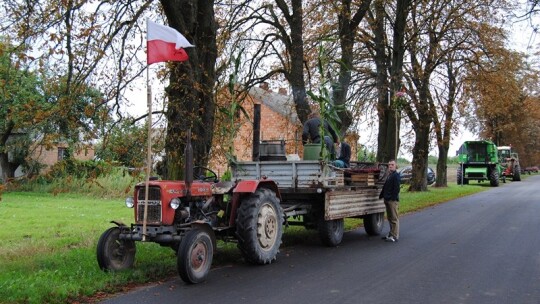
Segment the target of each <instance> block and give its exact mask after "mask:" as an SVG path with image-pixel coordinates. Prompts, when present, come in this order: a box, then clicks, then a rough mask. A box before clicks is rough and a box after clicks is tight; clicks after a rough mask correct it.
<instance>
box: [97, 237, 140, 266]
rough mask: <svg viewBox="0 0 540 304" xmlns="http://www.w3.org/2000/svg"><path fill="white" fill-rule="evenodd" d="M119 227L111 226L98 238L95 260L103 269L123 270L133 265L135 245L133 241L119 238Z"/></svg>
mask: <svg viewBox="0 0 540 304" xmlns="http://www.w3.org/2000/svg"><path fill="white" fill-rule="evenodd" d="M119 236H120V228H119V227H111V228H109V229H107V230H106V231H105V232H103V234H102V235H101V237H100V238H99V241H98V245H97V261H98V265H99V268H101V270H104V271H108V270H112V271H118V270H124V269H128V268H131V267H133V263H134V262H135V253H136V247H135V242H134V241H128V240H120V239H119Z"/></svg>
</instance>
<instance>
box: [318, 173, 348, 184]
mask: <svg viewBox="0 0 540 304" xmlns="http://www.w3.org/2000/svg"><path fill="white" fill-rule="evenodd" d="M323 185H324V186H325V187H341V186H344V185H345V178H344V174H343V172H342V171H332V173H331V174H330V175H329V176H325V177H324V179H323Z"/></svg>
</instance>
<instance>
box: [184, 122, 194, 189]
mask: <svg viewBox="0 0 540 304" xmlns="http://www.w3.org/2000/svg"><path fill="white" fill-rule="evenodd" d="M184 156H185V164H184V169H185V170H184V182H185V183H186V196H187V197H188V198H189V197H190V196H191V184H192V183H193V147H191V128H190V129H188V131H187V139H186V148H185V149H184Z"/></svg>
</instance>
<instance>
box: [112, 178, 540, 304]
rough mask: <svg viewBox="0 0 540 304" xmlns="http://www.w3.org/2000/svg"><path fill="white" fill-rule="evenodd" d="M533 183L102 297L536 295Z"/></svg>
mask: <svg viewBox="0 0 540 304" xmlns="http://www.w3.org/2000/svg"><path fill="white" fill-rule="evenodd" d="M471 186H475V185H474V184H473V185H471ZM537 187H538V188H537ZM539 188H540V175H538V176H533V177H530V178H528V179H526V180H524V181H522V182H510V183H506V184H501V187H498V188H493V189H490V190H489V191H486V192H483V193H479V194H476V195H472V196H469V197H465V198H461V199H457V200H454V201H451V202H448V203H445V204H442V205H439V206H436V207H433V208H429V209H426V210H423V211H421V212H417V213H414V214H409V215H405V216H403V217H402V218H401V239H400V241H399V242H398V243H395V244H393V243H385V242H383V241H381V239H380V238H379V237H368V236H367V235H366V234H365V232H364V231H363V229H360V230H355V231H352V232H348V233H346V234H345V237H344V240H343V243H342V244H341V245H340V246H339V247H337V248H327V247H322V245H321V244H320V243H319V242H318V241H313V242H311V243H307V244H303V245H298V246H294V247H289V248H285V249H282V250H281V253H280V254H279V256H278V261H277V263H274V264H271V265H266V266H250V265H247V264H243V263H240V264H235V265H232V266H229V267H222V268H218V269H214V270H212V271H211V272H210V275H209V278H208V281H207V282H206V283H202V284H199V285H185V284H184V283H183V282H182V281H181V280H180V279H179V278H178V279H175V280H172V281H168V282H164V283H162V284H159V285H154V286H150V287H144V288H141V289H139V290H137V291H134V292H131V293H129V294H126V295H121V296H118V297H115V298H112V299H109V300H107V301H105V302H104V303H109V304H112V303H117V304H122V303H126V304H136V303H193V304H201V303H216V304H217V303H219V304H228V303H235V304H237V303H250V304H253V303H274V304H282V303H295V304H299V303H310V304H318V303H340V304H341V303H354V304H357V303H452V304H454V303H471V304H482V303H489V304H492V303H534V304H537V303H540V194H539V193H538V192H539ZM387 231H388V226H387V224H386V225H385V229H384V232H385V233H386V232H387Z"/></svg>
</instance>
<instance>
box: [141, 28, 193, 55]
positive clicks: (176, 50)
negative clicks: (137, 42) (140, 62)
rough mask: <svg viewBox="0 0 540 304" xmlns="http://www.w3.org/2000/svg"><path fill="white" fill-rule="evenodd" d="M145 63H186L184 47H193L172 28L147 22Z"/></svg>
mask: <svg viewBox="0 0 540 304" xmlns="http://www.w3.org/2000/svg"><path fill="white" fill-rule="evenodd" d="M146 43H147V44H146V47H147V53H146V63H147V64H152V63H156V62H164V61H186V60H188V58H189V57H188V54H187V53H186V51H185V50H184V48H186V47H194V45H192V44H191V43H189V41H188V40H187V39H186V37H184V36H182V34H180V33H179V32H178V31H177V30H175V29H173V28H172V27H168V26H164V25H160V24H157V23H155V22H152V21H150V20H148V21H147V33H146Z"/></svg>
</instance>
